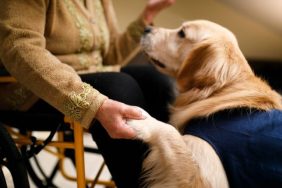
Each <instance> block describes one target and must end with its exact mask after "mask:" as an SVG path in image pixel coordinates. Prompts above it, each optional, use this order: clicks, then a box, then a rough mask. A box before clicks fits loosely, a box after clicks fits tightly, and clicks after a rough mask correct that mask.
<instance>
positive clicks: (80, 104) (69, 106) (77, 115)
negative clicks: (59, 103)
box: [65, 83, 92, 121]
mask: <svg viewBox="0 0 282 188" xmlns="http://www.w3.org/2000/svg"><path fill="white" fill-rule="evenodd" d="M82 88H83V91H82V92H81V93H79V94H77V93H75V92H71V93H70V94H69V96H68V101H67V102H66V103H65V111H66V115H68V116H71V117H72V118H74V119H75V120H78V121H79V120H80V119H81V117H82V112H83V111H84V110H86V109H88V108H89V107H90V102H88V101H87V96H88V95H89V94H90V93H91V91H92V86H91V85H89V84H87V83H83V85H82Z"/></svg>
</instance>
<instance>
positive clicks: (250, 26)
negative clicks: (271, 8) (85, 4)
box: [113, 0, 282, 61]
mask: <svg viewBox="0 0 282 188" xmlns="http://www.w3.org/2000/svg"><path fill="white" fill-rule="evenodd" d="M113 2H114V6H115V8H116V12H117V16H118V19H119V22H120V25H121V29H125V27H126V25H127V24H128V23H129V22H130V21H132V20H134V19H135V18H136V17H137V16H138V15H139V13H140V11H141V10H142V8H143V7H144V5H145V2H146V0H113ZM192 19H208V20H211V21H214V22H217V23H219V24H221V25H223V26H225V27H227V28H229V29H230V30H231V31H232V32H233V33H234V34H235V35H236V36H237V38H238V41H239V45H240V46H241V49H242V51H243V53H244V54H245V55H246V56H247V57H251V58H259V59H275V60H280V61H281V60H282V33H280V32H279V31H277V30H274V29H273V30H272V28H269V27H268V26H266V25H264V24H262V22H259V21H257V20H255V19H252V18H251V17H249V16H248V15H245V14H242V13H240V12H238V11H237V9H233V8H232V7H230V6H228V5H227V4H224V3H221V2H220V1H216V0H177V1H176V4H175V5H174V6H173V7H171V8H169V9H167V10H166V11H164V12H162V13H161V14H160V15H159V16H158V17H157V19H156V21H155V25H157V26H162V27H169V28H174V27H178V26H179V25H180V24H181V23H182V22H183V21H185V20H192Z"/></svg>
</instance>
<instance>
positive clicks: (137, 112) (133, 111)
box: [124, 106, 148, 119]
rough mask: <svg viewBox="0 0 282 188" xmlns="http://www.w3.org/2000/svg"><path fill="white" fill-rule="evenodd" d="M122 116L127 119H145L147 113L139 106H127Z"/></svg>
mask: <svg viewBox="0 0 282 188" xmlns="http://www.w3.org/2000/svg"><path fill="white" fill-rule="evenodd" d="M124 116H125V117H126V118H127V119H146V118H147V117H148V113H147V112H146V111H145V110H143V109H142V108H140V107H137V106H128V107H126V108H125V109H124Z"/></svg>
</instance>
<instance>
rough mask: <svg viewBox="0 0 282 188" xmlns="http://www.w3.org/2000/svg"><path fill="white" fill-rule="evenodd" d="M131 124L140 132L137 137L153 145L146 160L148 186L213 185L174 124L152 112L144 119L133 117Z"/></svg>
mask: <svg viewBox="0 0 282 188" xmlns="http://www.w3.org/2000/svg"><path fill="white" fill-rule="evenodd" d="M128 124H129V125H130V126H132V127H133V129H134V130H135V131H136V132H137V139H140V140H143V141H144V142H146V143H148V144H149V145H150V147H151V151H150V153H149V155H148V157H147V158H146V159H145V161H144V162H143V170H144V178H145V183H146V184H147V185H146V187H150V188H164V187H167V188H188V187H193V188H197V187H205V188H206V187H210V186H209V184H208V183H207V182H206V181H205V180H203V178H202V176H201V173H200V170H199V166H198V164H197V163H196V162H195V160H194V159H193V156H192V153H191V152H190V151H188V149H187V146H186V144H185V142H184V140H183V138H182V136H181V135H180V134H179V132H178V131H177V130H176V129H175V128H174V127H173V126H171V125H169V124H166V123H163V122H160V121H157V120H156V119H154V118H152V117H150V116H149V117H147V118H146V119H145V120H130V121H128Z"/></svg>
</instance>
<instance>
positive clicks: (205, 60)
mask: <svg viewBox="0 0 282 188" xmlns="http://www.w3.org/2000/svg"><path fill="white" fill-rule="evenodd" d="M225 48H226V47H225V46H224V45H221V44H218V42H216V41H211V40H206V41H203V42H201V43H200V44H199V45H195V47H194V48H193V49H192V51H191V53H190V54H189V55H188V57H187V59H186V60H185V61H184V62H183V63H182V66H181V67H180V69H179V71H178V74H177V84H178V87H179V90H180V92H181V91H182V92H184V91H188V90H190V89H197V90H201V91H203V92H205V94H204V95H205V96H206V95H209V94H211V93H212V92H213V91H214V90H216V89H217V88H219V87H221V86H222V85H223V84H224V83H225V82H226V80H227V77H228V74H229V72H230V71H229V69H230V68H229V67H228V66H229V62H228V61H229V60H228V58H227V57H228V54H226V52H227V51H229V50H227V51H226V49H225Z"/></svg>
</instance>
